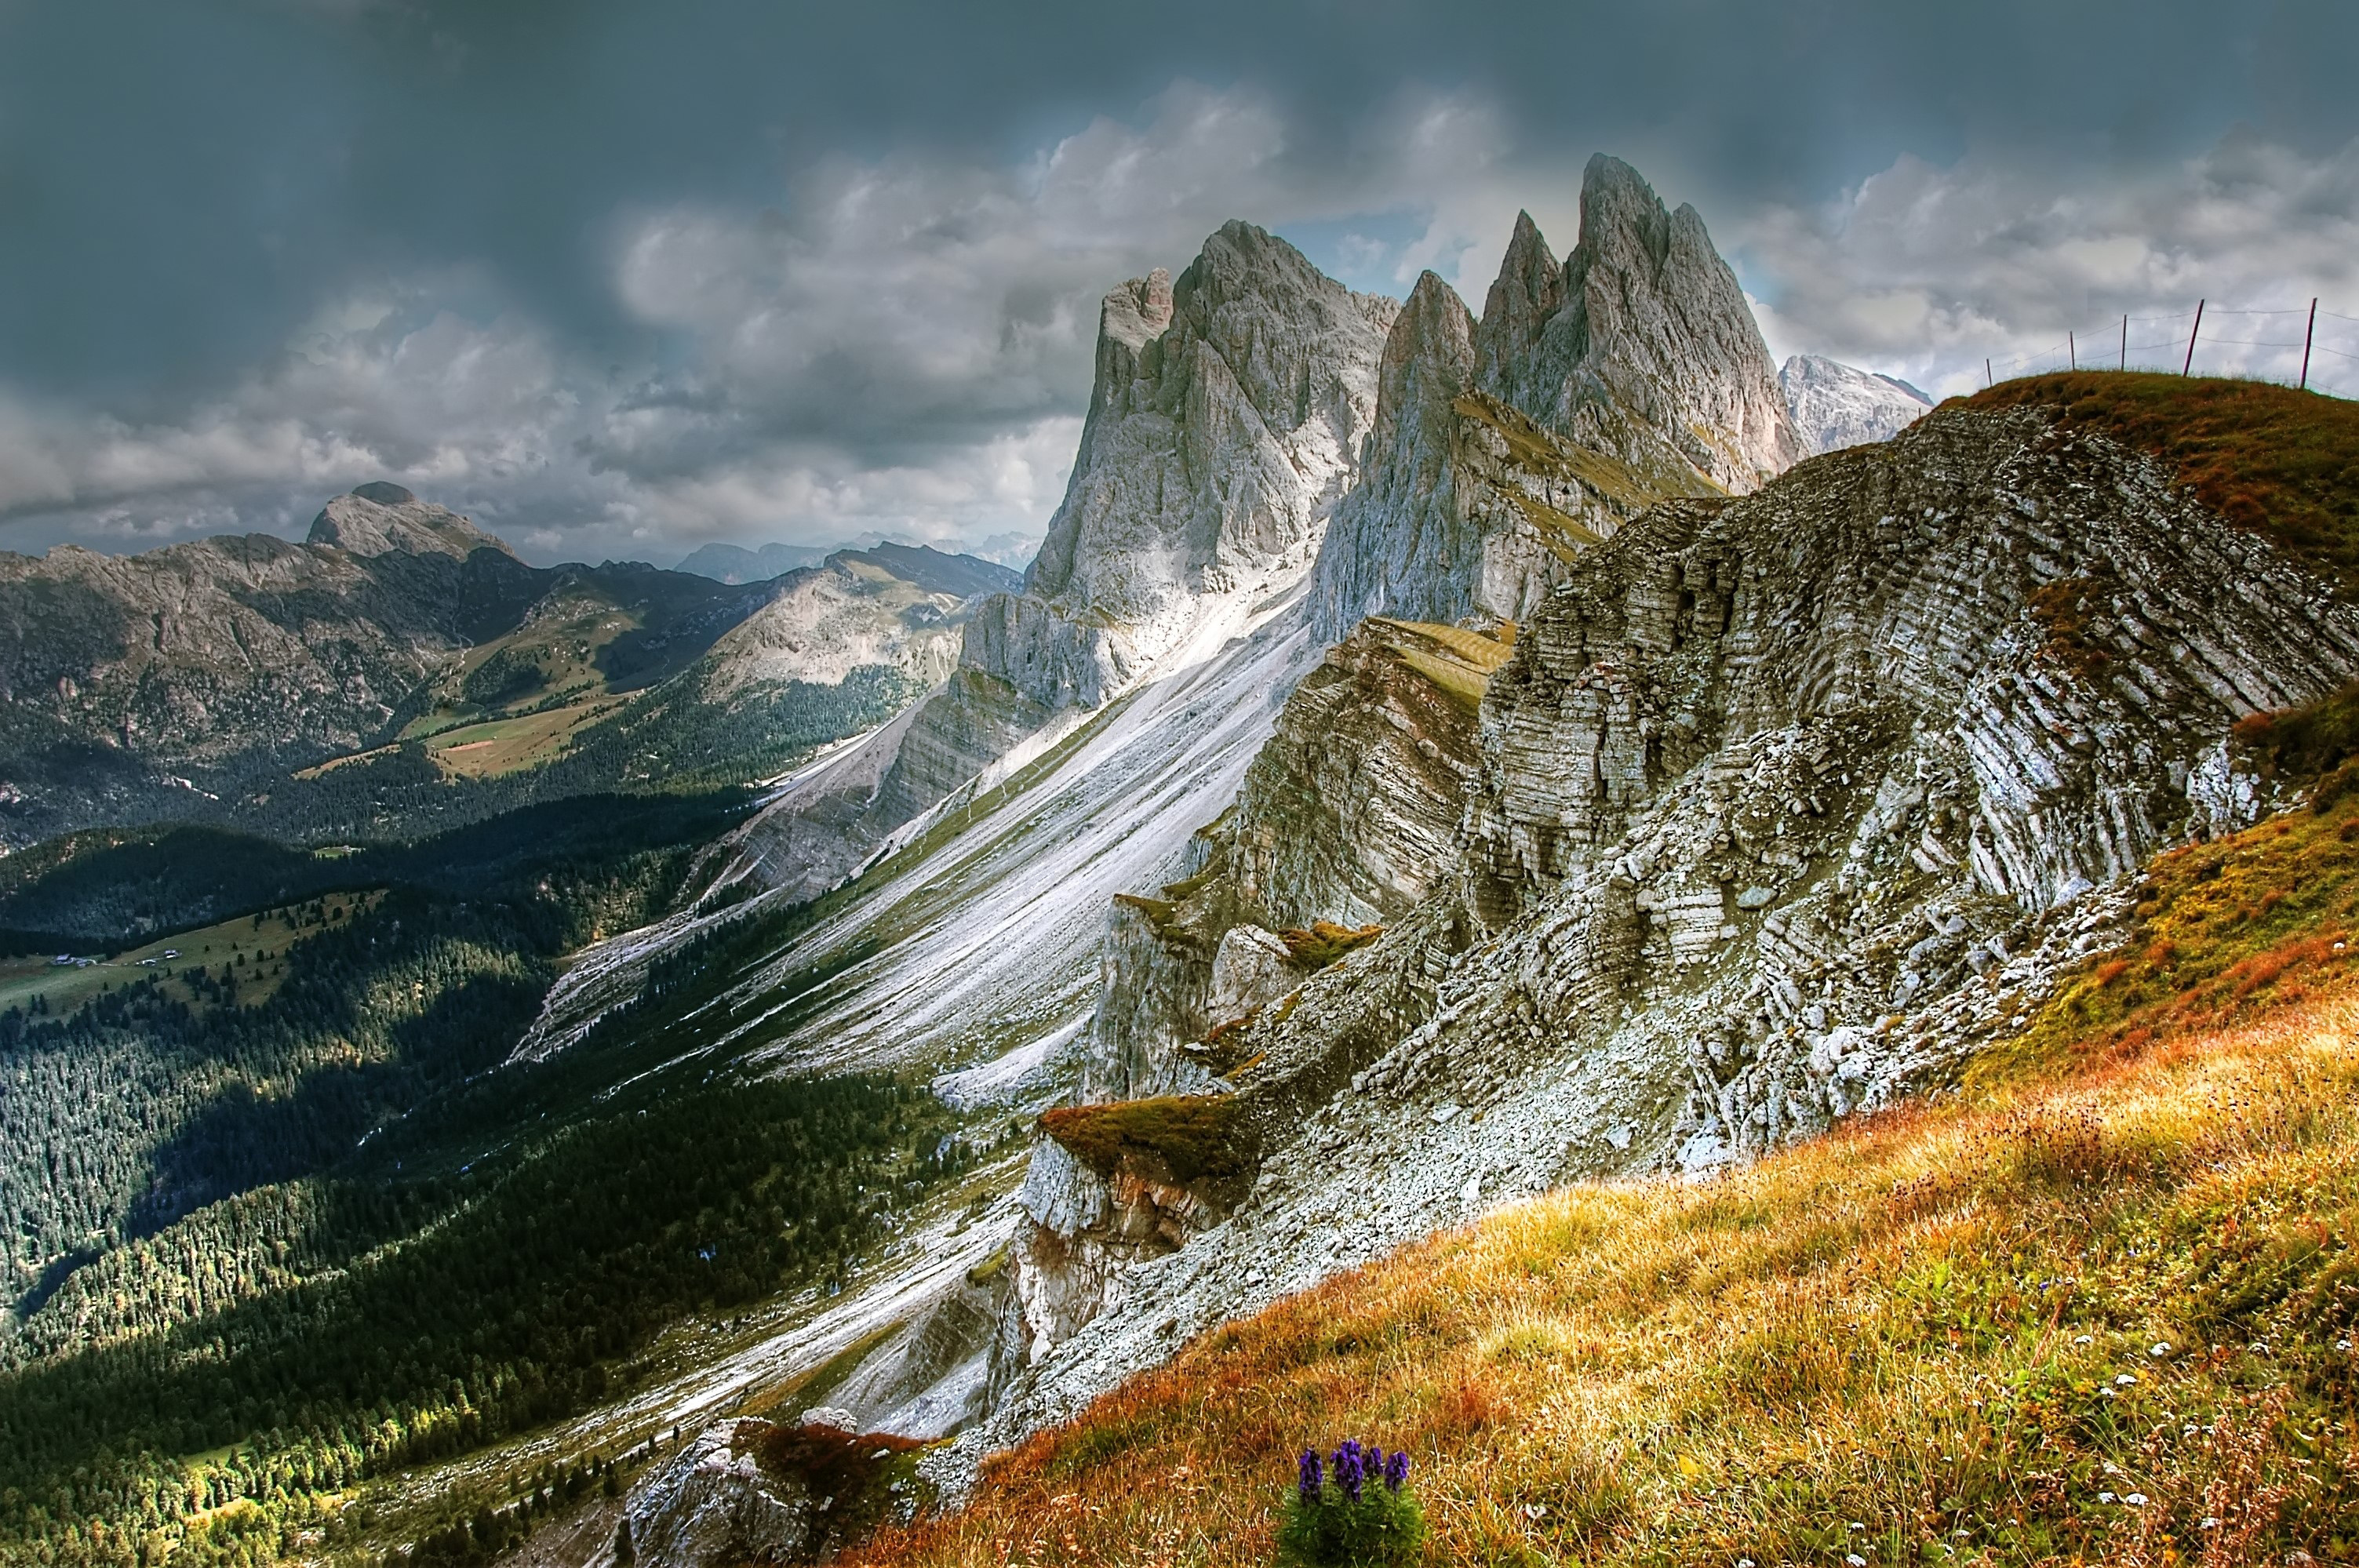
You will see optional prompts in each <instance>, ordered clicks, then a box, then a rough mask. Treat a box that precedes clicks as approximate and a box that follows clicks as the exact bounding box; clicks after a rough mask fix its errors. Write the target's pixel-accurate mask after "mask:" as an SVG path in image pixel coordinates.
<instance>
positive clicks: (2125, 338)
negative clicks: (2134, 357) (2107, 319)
mask: <svg viewBox="0 0 2359 1568" xmlns="http://www.w3.org/2000/svg"><path fill="white" fill-rule="evenodd" d="M2129 367H2130V319H2129V317H2127V316H2126V315H2125V316H2124V317H2123V318H2122V368H2123V369H2124V370H2127V369H2128V368H2129Z"/></svg>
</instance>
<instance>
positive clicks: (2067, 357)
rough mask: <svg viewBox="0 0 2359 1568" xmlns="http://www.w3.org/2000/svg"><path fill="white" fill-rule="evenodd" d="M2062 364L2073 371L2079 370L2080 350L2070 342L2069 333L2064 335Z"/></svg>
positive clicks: (2075, 344)
mask: <svg viewBox="0 0 2359 1568" xmlns="http://www.w3.org/2000/svg"><path fill="white" fill-rule="evenodd" d="M2064 363H2065V364H2067V365H2071V367H2072V368H2073V369H2075V370H2078V369H2080V368H2081V348H2080V345H2079V344H2078V343H2074V342H2073V341H2072V334H2071V332H2066V333H2065V334H2064Z"/></svg>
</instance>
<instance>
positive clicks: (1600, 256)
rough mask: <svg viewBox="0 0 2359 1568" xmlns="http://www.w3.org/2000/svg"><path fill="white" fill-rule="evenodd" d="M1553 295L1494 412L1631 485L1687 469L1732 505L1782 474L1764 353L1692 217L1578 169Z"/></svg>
mask: <svg viewBox="0 0 2359 1568" xmlns="http://www.w3.org/2000/svg"><path fill="white" fill-rule="evenodd" d="M1561 289H1562V294H1563V302H1562V303H1561V304H1560V306H1559V307H1558V309H1557V310H1556V312H1555V314H1553V315H1551V316H1550V317H1549V319H1548V322H1547V325H1546V326H1545V327H1544V328H1542V329H1541V332H1540V338H1539V342H1538V344H1537V345H1536V346H1535V347H1534V349H1533V350H1532V352H1531V353H1530V354H1529V355H1528V356H1527V358H1526V359H1525V361H1524V363H1523V364H1522V365H1521V366H1520V367H1519V368H1516V369H1509V370H1506V372H1505V373H1504V378H1503V380H1502V381H1501V382H1500V383H1499V384H1498V385H1497V386H1495V387H1493V388H1492V389H1493V390H1494V391H1495V392H1496V393H1497V394H1498V395H1499V396H1500V397H1502V398H1504V399H1505V400H1506V401H1507V402H1509V403H1512V404H1514V405H1515V406H1516V407H1517V408H1521V409H1523V410H1524V411H1525V412H1526V413H1527V414H1529V415H1531V416H1532V418H1534V419H1538V421H1539V422H1540V423H1542V424H1543V425H1546V426H1548V427H1549V429H1551V430H1555V431H1556V432H1557V433H1559V434H1560V435H1563V436H1566V437H1569V438H1571V440H1573V441H1578V442H1579V443H1580V444H1582V445H1583V446H1586V447H1590V448H1592V449H1593V450H1596V451H1600V452H1609V453H1611V454H1612V455H1614V456H1615V457H1618V458H1620V459H1621V460H1622V461H1623V462H1625V463H1628V464H1630V465H1631V466H1632V467H1634V468H1636V469H1637V470H1639V471H1640V472H1641V473H1649V472H1654V471H1658V470H1662V471H1667V472H1671V473H1677V472H1678V471H1679V470H1680V469H1682V468H1685V469H1693V470H1694V471H1696V472H1698V473H1701V474H1703V475H1704V476H1705V477H1706V478H1708V479H1710V480H1711V481H1712V483H1713V484H1714V485H1718V486H1719V487H1720V488H1722V489H1723V490H1726V491H1729V492H1731V493H1733V494H1742V493H1743V492H1745V491H1748V490H1751V489H1754V488H1756V486H1758V485H1761V484H1762V483H1764V482H1765V481H1767V480H1768V479H1770V478H1772V477H1774V476H1776V475H1777V474H1781V473H1783V472H1784V471H1785V470H1786V469H1787V468H1788V466H1790V465H1791V464H1792V463H1793V462H1794V460H1795V458H1796V456H1797V455H1798V452H1797V451H1796V448H1795V442H1794V432H1793V427H1792V425H1791V423H1790V422H1789V420H1788V417H1787V413H1786V399H1785V397H1784V396H1783V395H1782V394H1781V393H1780V392H1779V391H1778V388H1777V374H1776V371H1775V369H1774V367H1773V366H1772V365H1771V364H1770V360H1769V351H1768V350H1767V348H1766V347H1765V346H1764V345H1763V343H1762V342H1761V332H1760V330H1759V329H1758V328H1757V327H1756V326H1755V325H1754V322H1753V312H1752V310H1750V309H1749V308H1748V307H1747V306H1746V305H1745V291H1744V290H1743V289H1741V288H1739V287H1738V285H1737V282H1736V276H1735V274H1734V273H1732V272H1731V271H1729V269H1728V264H1727V263H1726V262H1723V261H1722V260H1721V259H1720V253H1719V252H1717V251H1715V250H1714V249H1712V236H1711V235H1710V234H1706V233H1705V232H1704V226H1703V220H1702V218H1701V217H1699V216H1698V215H1697V213H1696V211H1695V209H1694V208H1692V207H1688V206H1682V207H1680V209H1679V210H1678V211H1677V212H1665V211H1664V210H1663V203H1662V201H1661V200H1660V199H1659V198H1658V197H1657V196H1656V195H1655V193H1654V191H1653V190H1651V189H1650V188H1649V187H1648V186H1647V182H1646V181H1645V180H1642V179H1640V178H1639V176H1638V172H1637V170H1636V169H1632V168H1631V167H1630V166H1629V165H1628V164H1626V163H1624V162H1622V161H1621V160H1619V159H1618V158H1607V157H1605V156H1603V154H1600V155H1599V156H1597V157H1595V158H1591V159H1590V160H1589V167H1588V168H1587V169H1586V170H1585V171H1584V172H1583V174H1582V185H1581V239H1580V243H1578V244H1577V245H1574V246H1573V249H1572V254H1571V256H1567V257H1566V258H1565V264H1564V277H1563V282H1562V285H1561Z"/></svg>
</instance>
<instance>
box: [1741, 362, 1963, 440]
mask: <svg viewBox="0 0 2359 1568" xmlns="http://www.w3.org/2000/svg"><path fill="white" fill-rule="evenodd" d="M1777 385H1778V386H1779V387H1782V388H1783V389H1784V391H1785V394H1786V407H1787V409H1788V412H1789V413H1791V414H1792V416H1793V419H1794V439H1795V440H1796V441H1798V442H1799V443H1800V446H1801V454H1802V455H1803V456H1804V457H1816V456H1818V455H1819V454H1820V453H1821V452H1837V451H1840V450H1841V449H1843V448H1844V447H1847V446H1859V445H1862V444H1863V443H1864V442H1867V441H1889V440H1891V439H1892V438H1893V437H1894V436H1895V435H1897V434H1898V433H1899V432H1900V431H1901V430H1903V429H1905V428H1906V427H1908V425H1910V424H1912V423H1914V422H1915V421H1916V420H1917V419H1918V418H1919V416H1921V415H1923V414H1925V413H1927V412H1928V411H1930V409H1931V408H1932V407H1933V399H1931V398H1930V397H1927V396H1925V394H1924V393H1922V392H1919V390H1918V389H1917V388H1916V387H1911V386H1910V385H1908V383H1907V382H1906V381H1902V380H1900V379H1898V378H1897V377H1896V376H1879V375H1877V374H1876V373H1875V372H1874V371H1872V370H1861V369H1858V368H1856V367H1855V366H1853V365H1844V364H1843V363H1842V362H1841V361H1839V360H1832V359H1828V358H1825V357H1824V356H1823V355H1820V354H1796V355H1794V356H1793V357H1792V358H1790V359H1788V361H1786V363H1785V365H1783V366H1782V367H1781V368H1780V369H1779V370H1778V372H1777Z"/></svg>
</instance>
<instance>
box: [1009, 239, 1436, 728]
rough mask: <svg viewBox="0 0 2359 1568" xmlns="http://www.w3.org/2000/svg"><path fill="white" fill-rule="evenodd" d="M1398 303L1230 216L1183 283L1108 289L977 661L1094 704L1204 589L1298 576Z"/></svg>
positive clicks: (1167, 646)
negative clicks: (1084, 415)
mask: <svg viewBox="0 0 2359 1568" xmlns="http://www.w3.org/2000/svg"><path fill="white" fill-rule="evenodd" d="M1394 309H1395V306H1394V304H1393V302H1392V301H1391V300H1388V299H1378V298H1375V297H1373V296H1369V295H1363V294H1354V293H1353V292H1352V291H1351V290H1350V289H1345V288H1344V287H1343V285H1342V284H1340V283H1337V282H1335V281H1334V280H1333V279H1332V278H1327V277H1326V276H1324V275H1323V274H1321V272H1320V271H1319V270H1318V269H1317V268H1316V267H1312V266H1311V265H1310V263H1309V262H1308V261H1306V260H1304V259H1303V257H1302V255H1301V253H1300V252H1299V251H1297V250H1296V249H1295V248H1294V247H1293V246H1292V245H1288V244H1287V243H1286V242H1285V241H1284V240H1281V239H1277V238H1276V237H1275V236H1273V235H1271V234H1266V233H1265V232H1264V231H1262V230H1260V229H1257V228H1255V227H1254V226H1253V225H1251V224H1249V223H1229V224H1226V225H1224V226H1223V228H1222V229H1221V231H1220V232H1219V233H1218V234H1214V235H1212V238H1211V239H1209V240H1207V241H1206V242H1205V244H1204V249H1203V252H1202V254H1201V255H1200V256H1198V257H1197V258H1196V260H1195V261H1194V262H1193V263H1192V264H1190V267H1188V269H1187V270H1186V271H1185V272H1183V273H1181V274H1180V278H1179V280H1178V281H1177V282H1176V283H1174V282H1172V281H1171V280H1170V279H1169V278H1168V277H1167V276H1166V275H1165V274H1163V273H1161V272H1157V273H1155V274H1152V275H1150V276H1149V277H1147V278H1143V279H1135V280H1133V281H1132V282H1130V283H1127V284H1125V285H1124V286H1123V287H1122V288H1120V289H1116V290H1114V292H1113V293H1112V294H1109V295H1107V296H1106V299H1105V304H1104V308H1103V313H1102V315H1101V318H1100V328H1099V337H1098V363H1097V381H1096V385H1095V387H1093V390H1092V393H1091V397H1090V411H1089V417H1088V420H1087V422H1086V424H1085V425H1084V427H1083V430H1082V444H1081V449H1080V452H1079V453H1078V454H1077V456H1076V457H1075V460H1074V464H1073V474H1072V478H1071V481H1070V482H1069V483H1068V485H1067V486H1066V491H1065V499H1064V503H1063V504H1062V505H1061V506H1059V508H1058V509H1057V514H1056V516H1055V517H1052V518H1051V519H1050V520H1049V534H1048V538H1047V539H1046V540H1045V541H1044V542H1043V543H1042V544H1041V547H1040V553H1039V555H1038V558H1037V559H1036V560H1035V561H1033V563H1032V569H1031V571H1030V572H1028V573H1027V579H1026V592H1025V593H1024V594H1023V595H1022V596H1021V597H1020V598H1012V599H1011V600H1009V601H1006V602H1005V603H1004V604H1002V605H1001V606H998V607H995V608H991V607H987V608H986V609H985V610H984V612H983V613H982V614H980V615H978V616H977V623H976V626H977V629H976V632H975V634H974V635H973V637H970V638H969V640H968V645H967V654H966V663H967V665H968V667H969V668H972V669H976V670H983V671H984V672H986V673H988V674H992V675H995V676H997V677H998V678H1000V679H1002V680H1005V681H1008V682H1009V683H1010V684H1012V685H1014V686H1015V687H1016V689H1017V690H1018V691H1022V692H1024V693H1025V695H1026V696H1027V697H1028V698H1030V699H1032V700H1033V701H1035V702H1040V703H1043V704H1044V705H1049V706H1061V705H1067V704H1078V705H1081V706H1085V707H1087V706H1094V705H1096V704H1097V703H1100V702H1103V701H1104V700H1105V699H1106V698H1107V697H1109V696H1111V695H1112V694H1113V693H1114V692H1115V691H1119V690H1121V689H1122V688H1123V687H1124V686H1125V685H1126V684H1127V683H1129V682H1130V681H1132V680H1134V679H1135V678H1136V676H1137V674H1138V673H1139V672H1140V671H1142V670H1145V669H1146V668H1147V666H1149V665H1151V664H1152V663H1153V662H1154V661H1155V660H1156V659H1159V658H1161V657H1162V656H1163V655H1164V654H1166V653H1168V652H1169V651H1170V650H1171V649H1172V648H1176V647H1178V646H1179V645H1180V644H1181V643H1182V642H1184V641H1185V640H1186V639H1187V637H1188V636H1189V635H1190V632H1192V631H1193V630H1195V629H1196V627H1197V626H1199V625H1200V624H1201V622H1202V620H1203V617H1204V612H1205V604H1206V601H1207V600H1217V599H1222V598H1232V597H1237V596H1241V595H1258V594H1266V593H1268V592H1270V591H1271V590H1272V589H1273V588H1275V587H1277V586H1278V585H1280V584H1281V583H1285V582H1287V581H1289V580H1291V579H1292V578H1294V577H1297V576H1299V574H1300V573H1301V572H1302V571H1303V570H1304V569H1305V568H1307V566H1308V565H1309V563H1310V558H1311V555H1312V552H1313V551H1315V550H1317V548H1318V545H1319V540H1320V539H1321V536H1322V533H1323V531H1324V528H1325V524H1326V520H1327V513H1328V510H1329V508H1331V507H1332V506H1333V504H1334V502H1335V501H1336V499H1337V498H1338V497H1340V496H1341V495H1343V492H1344V490H1345V489H1346V488H1347V487H1348V486H1349V485H1350V484H1351V482H1352V479H1353V475H1354V474H1355V472H1356V468H1357V458H1358V452H1359V447H1360V442H1361V440H1362V438H1363V437H1364V435H1365V433H1366V431H1367V429H1368V426H1369V423H1370V421H1371V420H1372V419H1374V417H1375V370H1376V361H1377V359H1378V356H1379V355H1380V354H1382V352H1383V347H1384V343H1385V333H1386V329H1387V328H1388V327H1389V326H1390V324H1391V321H1392V316H1393V311H1394Z"/></svg>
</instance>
